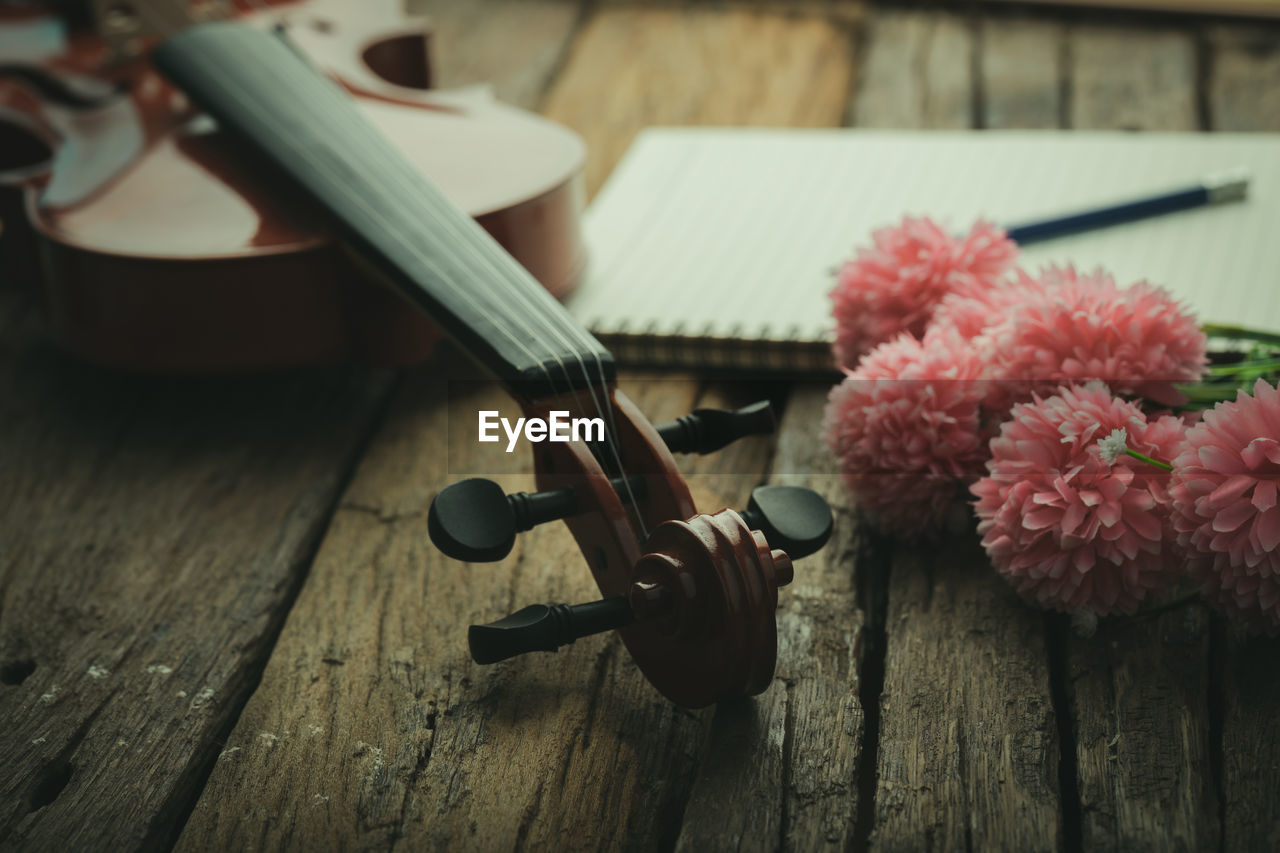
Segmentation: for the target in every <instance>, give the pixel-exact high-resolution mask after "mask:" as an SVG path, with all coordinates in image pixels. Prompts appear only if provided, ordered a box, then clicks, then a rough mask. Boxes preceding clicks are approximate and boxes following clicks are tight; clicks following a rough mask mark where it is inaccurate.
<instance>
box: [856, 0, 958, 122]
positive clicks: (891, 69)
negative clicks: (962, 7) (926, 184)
mask: <svg viewBox="0 0 1280 853" xmlns="http://www.w3.org/2000/svg"><path fill="white" fill-rule="evenodd" d="M862 45H863V54H862V58H861V60H862V61H861V65H860V68H859V71H858V81H857V88H856V89H855V91H854V93H853V98H852V101H851V102H850V104H849V109H848V114H847V117H848V120H849V123H850V124H853V125H855V126H857V127H882V128H904V129H909V128H967V127H971V126H973V119H974V111H975V110H974V105H975V101H974V95H973V92H974V88H973V60H974V52H973V51H974V39H973V28H972V26H971V24H970V22H969V21H968V20H967V19H965V18H962V17H959V16H957V15H950V14H945V13H940V12H936V11H918V10H910V11H899V10H887V9H882V10H877V11H876V12H875V13H873V14H871V15H869V16H868V18H867V21H866V24H865V28H864V31H863V38H862Z"/></svg>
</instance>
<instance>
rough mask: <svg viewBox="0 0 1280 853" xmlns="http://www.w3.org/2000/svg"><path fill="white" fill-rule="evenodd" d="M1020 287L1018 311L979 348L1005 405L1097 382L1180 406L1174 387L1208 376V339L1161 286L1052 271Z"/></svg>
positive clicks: (992, 330)
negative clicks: (1062, 386) (1061, 387)
mask: <svg viewBox="0 0 1280 853" xmlns="http://www.w3.org/2000/svg"><path fill="white" fill-rule="evenodd" d="M1016 289H1017V291H1018V293H1019V296H1020V297H1021V298H1020V300H1019V302H1018V303H1017V306H1016V307H1015V308H1014V309H1013V310H1012V311H1011V312H1009V314H1008V315H1007V317H1006V319H1005V320H1003V321H1002V322H1000V323H998V324H995V325H993V326H990V327H989V328H987V329H986V331H985V332H983V334H982V336H981V338H980V340H979V342H978V344H977V345H978V346H980V347H982V348H983V349H984V350H985V354H986V359H987V362H988V365H989V369H990V370H991V372H992V375H993V376H995V377H997V378H999V379H1001V380H1004V381H1003V382H1002V385H1003V387H1004V388H1005V389H1006V394H1007V395H1008V401H1007V402H1010V403H1011V402H1015V401H1018V400H1027V399H1030V397H1031V395H1032V394H1033V393H1037V394H1046V393H1052V389H1053V388H1055V387H1057V386H1058V385H1060V384H1064V383H1082V382H1087V381H1090V380H1095V379H1097V380H1101V381H1103V382H1106V383H1107V384H1108V385H1109V386H1110V387H1111V389H1112V390H1113V391H1115V392H1116V393H1118V394H1138V395H1141V396H1143V397H1145V398H1147V399H1148V400H1152V401H1154V402H1157V403H1161V404H1163V405H1178V404H1180V403H1182V402H1185V401H1184V400H1183V397H1182V395H1181V394H1180V393H1179V392H1178V391H1177V389H1176V388H1175V387H1174V383H1177V382H1194V381H1196V380H1198V379H1200V378H1201V376H1202V375H1203V374H1204V369H1205V365H1206V364H1207V359H1206V356H1205V347H1206V345H1207V341H1206V338H1205V334H1204V332H1203V331H1202V330H1201V329H1200V326H1199V324H1198V323H1197V322H1196V319H1195V317H1193V316H1192V315H1191V313H1190V312H1188V311H1187V310H1185V309H1184V308H1183V307H1182V306H1181V305H1180V304H1179V303H1178V302H1177V301H1176V300H1175V299H1173V297H1172V296H1170V295H1169V293H1168V292H1167V291H1165V290H1163V289H1161V288H1158V287H1153V286H1152V285H1150V284H1147V283H1146V282H1138V283H1137V284H1133V285H1131V286H1129V287H1125V288H1120V287H1117V286H1116V283H1115V279H1114V278H1112V277H1111V275H1110V274H1108V273H1106V272H1104V271H1103V270H1101V269H1099V270H1097V271H1095V272H1093V273H1089V274H1083V275H1082V274H1078V273H1077V272H1076V271H1075V269H1073V268H1072V267H1062V268H1057V267H1049V268H1048V269H1046V270H1045V271H1044V272H1043V273H1042V274H1041V275H1040V277H1039V278H1032V277H1030V276H1028V275H1026V273H1021V272H1020V273H1019V281H1018V283H1017V285H1016Z"/></svg>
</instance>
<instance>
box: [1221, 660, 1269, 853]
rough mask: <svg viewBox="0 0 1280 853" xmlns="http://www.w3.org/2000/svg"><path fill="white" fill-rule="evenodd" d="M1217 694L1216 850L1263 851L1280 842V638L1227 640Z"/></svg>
mask: <svg viewBox="0 0 1280 853" xmlns="http://www.w3.org/2000/svg"><path fill="white" fill-rule="evenodd" d="M1225 645H1226V657H1225V660H1224V661H1215V662H1214V663H1215V664H1216V665H1219V666H1223V667H1224V669H1225V673H1224V678H1223V679H1222V685H1221V689H1222V691H1223V694H1222V697H1223V698H1222V702H1223V711H1222V714H1223V719H1222V766H1221V773H1222V799H1223V804H1224V807H1223V821H1222V849H1224V850H1268V849H1272V848H1274V847H1275V844H1276V839H1277V838H1280V800H1277V798H1276V791H1277V790H1278V789H1280V724H1278V723H1277V715H1276V709H1277V708H1280V679H1277V678H1276V677H1275V671H1276V661H1277V660H1280V639H1265V638H1259V637H1255V638H1252V639H1245V638H1240V637H1232V638H1230V640H1229V641H1228V642H1227V643H1226V644H1225Z"/></svg>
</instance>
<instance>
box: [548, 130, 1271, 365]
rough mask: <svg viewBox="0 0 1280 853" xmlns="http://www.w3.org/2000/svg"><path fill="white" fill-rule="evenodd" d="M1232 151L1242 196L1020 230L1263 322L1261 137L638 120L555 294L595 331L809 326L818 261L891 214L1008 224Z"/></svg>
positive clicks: (826, 331)
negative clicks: (575, 272) (1102, 225)
mask: <svg viewBox="0 0 1280 853" xmlns="http://www.w3.org/2000/svg"><path fill="white" fill-rule="evenodd" d="M1236 168H1245V169H1247V170H1248V172H1249V173H1250V175H1251V183H1250V188H1249V198H1248V200H1247V201H1245V202H1241V203H1234V204H1226V205H1220V206H1213V207H1206V208H1201V209H1198V210H1193V211H1186V212H1182V213H1177V214H1172V215H1169V216H1164V217H1160V218H1157V219H1150V220H1145V221H1143V222H1137V223H1130V224H1126V225H1121V226H1115V227H1112V228H1108V229H1104V230H1100V231H1093V232H1088V233H1085V234H1079V235H1075V236H1071V237H1065V238H1061V239H1057V240H1053V241H1051V242H1045V243H1043V244H1038V245H1033V246H1030V247H1028V248H1027V249H1026V250H1025V251H1024V254H1023V264H1024V266H1025V267H1027V268H1028V269H1036V268H1039V267H1040V266H1041V265H1043V264H1046V263H1051V262H1058V263H1065V262H1073V263H1075V265H1076V266H1077V267H1079V268H1081V269H1092V268H1093V267H1095V266H1097V265H1102V266H1104V267H1105V268H1107V269H1108V270H1110V271H1111V272H1112V273H1114V274H1115V276H1116V278H1117V280H1118V281H1119V282H1120V283H1121V284H1127V283H1130V282H1132V281H1136V280H1138V279H1142V278H1145V279H1147V280H1149V281H1151V282H1153V283H1155V284H1159V285H1161V286H1164V287H1166V288H1168V289H1169V290H1170V291H1172V292H1173V293H1174V294H1175V295H1176V296H1177V297H1178V298H1180V299H1182V300H1183V301H1184V302H1185V303H1186V304H1187V305H1188V306H1189V307H1190V308H1191V309H1192V310H1194V311H1195V312H1196V313H1197V316H1199V317H1200V318H1201V319H1202V320H1203V321H1206V322H1218V323H1235V324H1239V325H1247V326H1253V327H1263V328H1267V329H1273V330H1275V329H1280V287H1277V286H1276V285H1277V278H1278V277H1280V239H1277V237H1280V235H1277V233H1276V232H1277V230H1278V227H1277V224H1278V223H1280V136H1275V135H1267V134H1151V133H1144V134H1131V133H1088V132H1070V133H1063V132H1035V131H1026V132H997V131H983V132H925V133H921V132H911V133H900V132H884V131H863V130H756V129H752V130H738V129H730V130H725V129H666V128H659V129H650V130H647V131H645V132H643V133H642V134H640V136H639V137H637V140H636V142H635V144H634V145H633V146H632V148H631V149H630V150H629V151H628V153H627V155H626V156H625V157H624V159H623V161H622V162H621V163H620V164H619V166H618V168H617V169H616V170H615V171H614V173H613V175H612V176H611V178H610V180H609V182H608V183H607V184H606V185H605V187H604V188H603V189H602V190H601V192H600V194H599V195H598V197H597V198H596V200H595V201H594V203H593V204H592V206H591V208H590V209H589V210H588V212H587V217H586V220H585V224H584V230H585V235H586V240H587V245H588V249H589V251H590V253H591V257H590V261H589V266H588V271H587V275H586V277H585V278H584V281H583V284H582V286H581V288H580V290H579V291H578V292H577V293H576V294H575V296H574V297H573V299H572V300H571V301H570V303H569V306H570V310H571V311H573V313H574V314H575V315H576V316H577V317H578V318H579V319H581V320H582V321H583V322H584V323H586V324H587V326H588V327H589V328H591V329H592V330H593V331H596V332H597V333H600V334H602V335H609V334H657V335H700V336H708V337H719V338H743V339H749V340H788V339H791V340H796V339H799V340H812V341H819V340H824V339H829V337H830V330H831V325H832V324H831V320H830V310H829V304H828V299H827V292H828V291H829V290H830V287H831V283H832V270H833V269H834V268H836V267H838V266H839V264H840V263H841V262H843V261H844V260H845V259H847V258H848V257H850V256H851V255H852V252H853V250H854V248H855V246H859V245H866V244H868V243H869V241H870V234H871V232H872V231H873V230H874V229H875V228H877V227H880V226H883V225H886V224H892V223H895V222H897V221H899V220H900V219H901V218H902V216H903V215H905V214H911V215H928V216H930V217H932V218H934V219H935V220H937V221H939V222H940V223H941V224H943V225H944V226H945V227H947V228H950V229H951V230H960V229H964V228H967V227H968V225H969V224H970V223H971V222H972V221H973V220H974V219H975V218H978V217H984V218H987V219H990V220H993V221H995V222H997V223H999V224H1017V223H1022V222H1024V221H1028V220H1034V219H1037V218H1041V217H1047V216H1052V215H1058V214H1062V213H1067V212H1074V211H1076V210H1080V209H1087V208H1091V207H1096V206H1099V205H1103V204H1108V203H1112V202H1116V201H1124V200H1129V199H1131V198H1136V197H1140V196H1144V195H1150V194H1154V193H1157V192H1163V191H1166V190H1169V189H1174V188H1179V187H1182V186H1186V185H1190V184H1193V183H1195V182H1197V181H1199V180H1200V179H1201V178H1203V177H1204V176H1206V175H1209V174H1212V173H1215V172H1221V171H1225V170H1232V169H1236Z"/></svg>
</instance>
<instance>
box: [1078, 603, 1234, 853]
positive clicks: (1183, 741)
mask: <svg viewBox="0 0 1280 853" xmlns="http://www.w3.org/2000/svg"><path fill="white" fill-rule="evenodd" d="M1208 635H1209V620H1208V618H1207V617H1206V616H1205V615H1204V614H1203V613H1202V612H1200V611H1199V610H1198V609H1196V608H1189V609H1184V610H1181V611H1177V612H1174V613H1170V614H1167V615H1165V616H1163V617H1161V618H1160V619H1159V620H1158V621H1148V622H1139V623H1136V624H1135V623H1132V622H1129V623H1126V622H1120V623H1116V624H1104V625H1103V626H1102V627H1101V628H1100V629H1099V631H1098V633H1097V634H1096V635H1094V636H1093V637H1092V638H1090V639H1089V640H1079V639H1074V638H1073V640H1072V641H1071V643H1070V653H1069V662H1068V673H1069V684H1070V685H1071V693H1072V700H1073V701H1072V706H1073V709H1074V711H1075V719H1074V723H1073V726H1074V734H1075V740H1076V761H1077V763H1078V767H1079V772H1078V778H1079V783H1078V784H1079V792H1080V803H1081V817H1082V821H1081V825H1082V835H1083V842H1084V846H1085V849H1086V850H1133V849H1135V848H1137V847H1147V848H1158V849H1161V850H1206V849H1209V848H1211V847H1212V846H1213V845H1215V844H1216V843H1217V841H1218V802H1217V793H1216V790H1215V784H1214V778H1213V773H1212V772H1211V770H1210V768H1211V761H1210V752H1211V749H1212V748H1213V747H1212V745H1211V743H1210V737H1209V735H1210V732H1209V712H1208V702H1209V695H1210V684H1209V674H1208V664H1209V658H1208Z"/></svg>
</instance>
